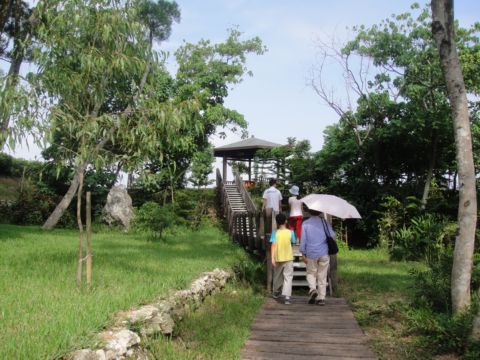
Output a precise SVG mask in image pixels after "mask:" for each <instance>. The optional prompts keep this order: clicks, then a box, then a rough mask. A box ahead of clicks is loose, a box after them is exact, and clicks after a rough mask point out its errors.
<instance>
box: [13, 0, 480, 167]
mask: <svg viewBox="0 0 480 360" xmlns="http://www.w3.org/2000/svg"><path fill="white" fill-rule="evenodd" d="M177 3H178V5H179V7H180V10H181V22H180V23H179V24H174V25H173V28H172V34H171V37H170V39H169V40H168V41H166V42H165V43H163V44H161V48H162V49H163V50H164V51H168V52H169V53H170V54H171V55H173V52H174V51H175V50H176V49H177V48H178V47H179V46H180V45H181V44H182V43H183V41H187V42H197V41H198V40H200V39H202V38H203V39H210V40H211V41H212V42H220V41H222V40H224V39H226V37H227V29H229V28H232V27H238V29H239V30H240V31H241V32H243V33H244V38H245V39H247V38H250V37H254V36H259V37H260V38H261V39H262V41H263V43H264V45H266V47H267V48H268V51H267V52H266V53H265V54H264V55H252V56H250V57H249V58H248V60H247V67H248V68H249V70H251V71H252V72H253V76H252V77H246V78H245V79H244V81H243V82H242V83H240V84H237V85H235V87H234V88H232V89H231V91H230V94H229V96H228V98H227V99H226V102H225V103H226V105H227V106H228V107H229V108H232V109H235V110H237V111H239V112H240V113H242V114H243V115H244V116H245V119H246V120H247V121H248V123H249V127H248V131H249V134H250V135H254V136H255V137H257V138H261V139H265V140H269V141H272V142H276V143H280V144H284V143H286V139H287V137H295V138H297V139H299V140H303V139H307V140H309V141H310V142H311V145H312V150H313V151H318V150H320V149H321V147H322V143H323V131H324V130H325V128H326V126H328V125H331V124H333V123H335V122H337V121H338V115H337V114H336V113H335V112H334V111H332V110H331V109H330V108H329V107H328V106H327V105H325V104H324V103H322V101H321V100H320V98H319V97H318V96H317V95H316V94H315V93H314V91H313V89H312V88H311V87H310V86H308V85H307V80H308V79H309V74H310V72H311V69H312V66H314V65H315V64H316V56H317V54H318V47H317V45H318V39H323V40H328V39H329V38H331V37H332V36H334V37H336V38H340V39H344V40H346V39H348V38H349V37H350V38H351V36H352V35H351V34H352V32H351V30H348V29H347V28H348V27H350V28H351V27H352V26H354V25H361V24H364V25H367V26H368V25H372V24H376V23H379V22H380V21H381V20H382V19H384V18H386V17H389V16H390V15H392V14H399V13H402V12H405V11H409V10H410V5H411V3H412V1H410V0H396V1H385V0H362V1H358V0H335V1H331V0H328V1H327V0H316V1H311V0H308V1H307V0H300V1H296V2H293V1H285V0H201V1H200V0H177ZM424 3H425V2H424V1H420V4H424ZM455 17H456V19H457V20H458V21H459V22H460V24H461V25H462V26H468V25H470V24H472V23H473V22H474V21H479V20H480V1H478V0H456V1H455ZM167 66H168V68H169V69H171V70H172V71H174V69H175V63H174V59H173V56H171V57H170V59H169V60H168V64H167ZM340 76H341V74H340V73H338V69H335V68H333V67H332V68H328V69H327V77H326V81H327V82H328V83H329V85H330V86H331V87H332V88H334V89H335V91H338V92H339V93H340V92H341V88H342V84H341V83H340V82H339V81H338V79H339V77H340ZM239 139H240V138H239V136H238V135H236V134H229V136H228V137H227V139H225V140H222V139H219V138H217V137H213V138H212V142H213V144H214V145H215V146H220V145H223V144H227V143H231V142H234V141H238V140H239ZM15 154H16V155H17V156H19V157H24V158H30V159H33V158H34V157H37V158H38V156H39V150H38V149H35V148H34V147H30V149H26V148H25V147H24V146H23V147H21V148H18V149H17V150H16V152H15Z"/></svg>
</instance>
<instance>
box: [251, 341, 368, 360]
mask: <svg viewBox="0 0 480 360" xmlns="http://www.w3.org/2000/svg"><path fill="white" fill-rule="evenodd" d="M245 350H247V351H248V350H250V351H252V350H255V351H257V352H267V353H274V354H277V353H280V354H292V355H296V354H302V355H311V356H315V355H323V356H342V357H345V356H349V357H356V358H359V359H361V358H372V357H374V356H375V355H374V354H373V352H372V351H371V350H370V349H369V348H368V347H367V346H365V345H363V344H360V345H359V344H342V345H341V346H339V345H338V344H317V343H300V342H297V343H294V342H289V343H282V342H279V341H257V340H248V341H247V343H246V344H245Z"/></svg>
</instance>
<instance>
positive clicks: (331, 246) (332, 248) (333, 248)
mask: <svg viewBox="0 0 480 360" xmlns="http://www.w3.org/2000/svg"><path fill="white" fill-rule="evenodd" d="M322 225H323V231H325V236H326V237H327V245H328V255H336V254H337V253H338V245H337V242H336V241H335V240H334V239H333V238H332V236H331V235H330V231H329V230H328V225H327V226H325V220H324V219H322Z"/></svg>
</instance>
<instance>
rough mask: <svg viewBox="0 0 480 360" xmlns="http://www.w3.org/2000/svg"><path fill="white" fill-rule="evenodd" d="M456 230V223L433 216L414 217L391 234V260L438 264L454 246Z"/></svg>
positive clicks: (389, 248) (389, 249) (389, 247)
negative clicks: (444, 254) (421, 261)
mask: <svg viewBox="0 0 480 360" xmlns="http://www.w3.org/2000/svg"><path fill="white" fill-rule="evenodd" d="M456 228H457V226H456V224H455V223H451V222H449V221H447V220H445V219H442V218H440V217H437V216H434V215H431V214H427V215H422V216H417V217H414V218H412V219H411V220H410V222H409V223H408V224H406V225H403V226H402V227H401V228H400V229H399V230H396V231H394V232H392V233H391V234H389V246H388V251H389V254H390V258H391V259H392V260H413V261H414V260H423V261H425V262H426V263H427V265H429V264H434V263H437V262H438V261H439V260H440V258H441V256H442V254H443V252H445V251H449V249H450V248H451V247H452V245H453V244H454V236H455V232H456Z"/></svg>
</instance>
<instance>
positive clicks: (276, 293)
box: [272, 291, 281, 299]
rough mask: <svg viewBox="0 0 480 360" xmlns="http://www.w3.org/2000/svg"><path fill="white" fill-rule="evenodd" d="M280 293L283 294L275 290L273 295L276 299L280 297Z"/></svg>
mask: <svg viewBox="0 0 480 360" xmlns="http://www.w3.org/2000/svg"><path fill="white" fill-rule="evenodd" d="M280 294H281V293H280V292H278V291H274V292H273V293H272V297H273V298H274V299H278V298H279V297H280Z"/></svg>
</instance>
